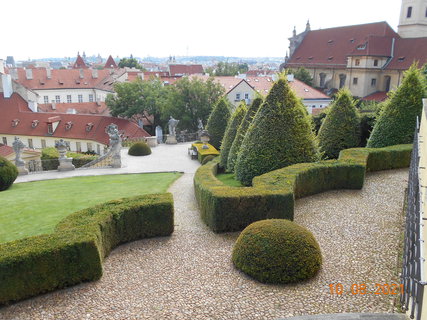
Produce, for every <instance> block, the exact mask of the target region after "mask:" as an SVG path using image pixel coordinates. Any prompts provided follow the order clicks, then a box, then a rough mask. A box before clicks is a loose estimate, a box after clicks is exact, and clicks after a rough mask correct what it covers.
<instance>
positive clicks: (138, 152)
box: [128, 141, 151, 157]
mask: <svg viewBox="0 0 427 320" xmlns="http://www.w3.org/2000/svg"><path fill="white" fill-rule="evenodd" d="M150 154H151V148H150V146H149V145H148V144H147V143H146V142H142V141H140V142H135V143H134V144H132V145H131V146H130V148H129V150H128V155H130V156H136V157H139V156H148V155H150Z"/></svg>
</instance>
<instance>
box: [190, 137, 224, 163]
mask: <svg viewBox="0 0 427 320" xmlns="http://www.w3.org/2000/svg"><path fill="white" fill-rule="evenodd" d="M203 145H204V143H203V142H195V143H193V144H192V145H191V148H196V150H197V159H198V160H199V162H200V163H202V164H203V161H204V160H205V158H206V157H208V156H214V157H216V156H218V155H219V151H218V150H217V149H215V147H214V146H213V145H211V144H209V143H206V145H207V146H208V148H207V149H203Z"/></svg>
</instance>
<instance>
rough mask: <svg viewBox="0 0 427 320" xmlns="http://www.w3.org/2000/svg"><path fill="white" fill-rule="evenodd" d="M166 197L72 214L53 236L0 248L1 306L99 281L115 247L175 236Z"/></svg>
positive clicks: (169, 199) (119, 202) (143, 198)
mask: <svg viewBox="0 0 427 320" xmlns="http://www.w3.org/2000/svg"><path fill="white" fill-rule="evenodd" d="M173 214H174V207H173V198H172V195H171V194H170V193H164V194H153V195H143V196H137V197H132V198H123V199H118V200H113V201H109V202H106V203H103V204H100V205H97V206H94V207H91V208H87V209H83V210H81V211H78V212H75V213H73V214H71V215H69V216H67V217H66V218H64V219H63V220H62V221H60V222H59V223H58V224H57V226H56V227H55V231H54V233H52V234H44V235H40V236H34V237H28V238H25V239H19V240H15V241H10V242H5V243H1V244H0V283H1V285H0V305H3V304H8V303H10V302H13V301H17V300H22V299H25V298H28V297H32V296H35V295H38V294H41V293H44V292H48V291H52V290H56V289H59V288H63V287H67V286H71V285H75V284H78V283H80V282H84V281H93V280H97V279H99V278H100V277H101V276H102V262H103V260H104V258H105V257H106V256H108V254H109V253H110V252H111V250H113V249H114V248H115V247H116V246H118V245H120V244H122V243H125V242H129V241H134V240H138V239H143V238H148V237H158V236H167V235H170V234H171V233H172V232H173V228H174V222H173V220H174V219H173Z"/></svg>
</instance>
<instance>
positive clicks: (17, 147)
mask: <svg viewBox="0 0 427 320" xmlns="http://www.w3.org/2000/svg"><path fill="white" fill-rule="evenodd" d="M12 146H13V151H15V165H16V166H17V167H23V166H25V161H24V160H22V158H21V155H22V151H23V150H24V148H25V144H24V143H23V142H22V141H21V139H19V138H18V137H15V141H13V143H12Z"/></svg>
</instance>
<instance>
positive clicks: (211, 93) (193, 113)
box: [162, 77, 224, 132]
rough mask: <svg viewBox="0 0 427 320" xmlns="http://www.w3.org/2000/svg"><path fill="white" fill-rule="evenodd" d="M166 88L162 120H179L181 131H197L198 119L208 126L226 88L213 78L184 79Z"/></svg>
mask: <svg viewBox="0 0 427 320" xmlns="http://www.w3.org/2000/svg"><path fill="white" fill-rule="evenodd" d="M165 88H166V103H165V104H164V108H163V110H162V119H163V120H164V121H167V120H168V119H169V117H170V116H173V117H174V118H176V119H179V120H180V121H179V124H178V127H179V128H180V129H181V130H184V129H186V130H190V131H192V132H195V131H197V124H198V123H197V119H201V120H202V122H203V123H205V124H206V122H207V119H208V117H209V114H210V113H211V111H212V108H213V106H214V104H215V103H216V101H218V99H219V98H220V97H221V96H222V95H223V94H224V88H223V87H222V86H221V85H220V84H219V83H218V82H216V81H214V79H213V78H209V79H208V80H207V81H203V80H201V79H198V78H195V77H194V78H188V77H184V78H182V79H180V80H178V81H176V82H175V84H174V85H173V86H167V87H165Z"/></svg>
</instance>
